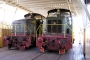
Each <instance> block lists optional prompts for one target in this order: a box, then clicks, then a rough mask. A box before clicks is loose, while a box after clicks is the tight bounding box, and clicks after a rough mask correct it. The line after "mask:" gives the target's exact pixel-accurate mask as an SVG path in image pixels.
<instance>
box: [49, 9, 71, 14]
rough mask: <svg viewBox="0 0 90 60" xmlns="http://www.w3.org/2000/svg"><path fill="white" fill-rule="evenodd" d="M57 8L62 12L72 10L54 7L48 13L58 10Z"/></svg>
mask: <svg viewBox="0 0 90 60" xmlns="http://www.w3.org/2000/svg"><path fill="white" fill-rule="evenodd" d="M57 10H59V11H60V12H70V10H68V9H52V10H49V11H48V14H49V13H52V12H57Z"/></svg>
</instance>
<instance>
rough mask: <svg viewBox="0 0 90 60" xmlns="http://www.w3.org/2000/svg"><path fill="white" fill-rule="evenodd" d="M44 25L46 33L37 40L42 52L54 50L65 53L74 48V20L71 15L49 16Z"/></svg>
mask: <svg viewBox="0 0 90 60" xmlns="http://www.w3.org/2000/svg"><path fill="white" fill-rule="evenodd" d="M42 27H43V30H44V31H43V32H44V34H43V35H40V36H39V37H38V39H37V41H36V42H37V43H36V45H37V47H38V48H40V51H41V52H44V51H45V50H52V51H59V54H64V53H65V52H66V51H68V50H70V49H71V48H72V21H71V20H69V17H65V16H57V15H56V16H54V17H53V16H51V17H47V18H46V20H45V21H44V24H43V26H42Z"/></svg>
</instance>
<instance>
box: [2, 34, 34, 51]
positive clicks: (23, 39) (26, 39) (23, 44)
mask: <svg viewBox="0 0 90 60" xmlns="http://www.w3.org/2000/svg"><path fill="white" fill-rule="evenodd" d="M31 39H32V40H31ZM4 41H5V44H6V45H7V46H8V49H10V48H11V47H17V48H19V50H24V49H26V48H29V47H30V46H33V45H34V44H35V40H34V37H32V38H30V36H6V37H4Z"/></svg>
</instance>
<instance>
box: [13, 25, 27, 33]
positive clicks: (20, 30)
mask: <svg viewBox="0 0 90 60" xmlns="http://www.w3.org/2000/svg"><path fill="white" fill-rule="evenodd" d="M24 25H25V24H13V25H12V33H15V32H16V33H24Z"/></svg>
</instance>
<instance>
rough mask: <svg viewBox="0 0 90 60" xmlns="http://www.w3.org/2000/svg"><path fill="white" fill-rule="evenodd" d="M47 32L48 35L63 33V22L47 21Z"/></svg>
mask: <svg viewBox="0 0 90 60" xmlns="http://www.w3.org/2000/svg"><path fill="white" fill-rule="evenodd" d="M47 23H48V25H47V32H48V33H61V30H62V26H61V25H60V24H61V23H62V21H61V20H48V21H47Z"/></svg>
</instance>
